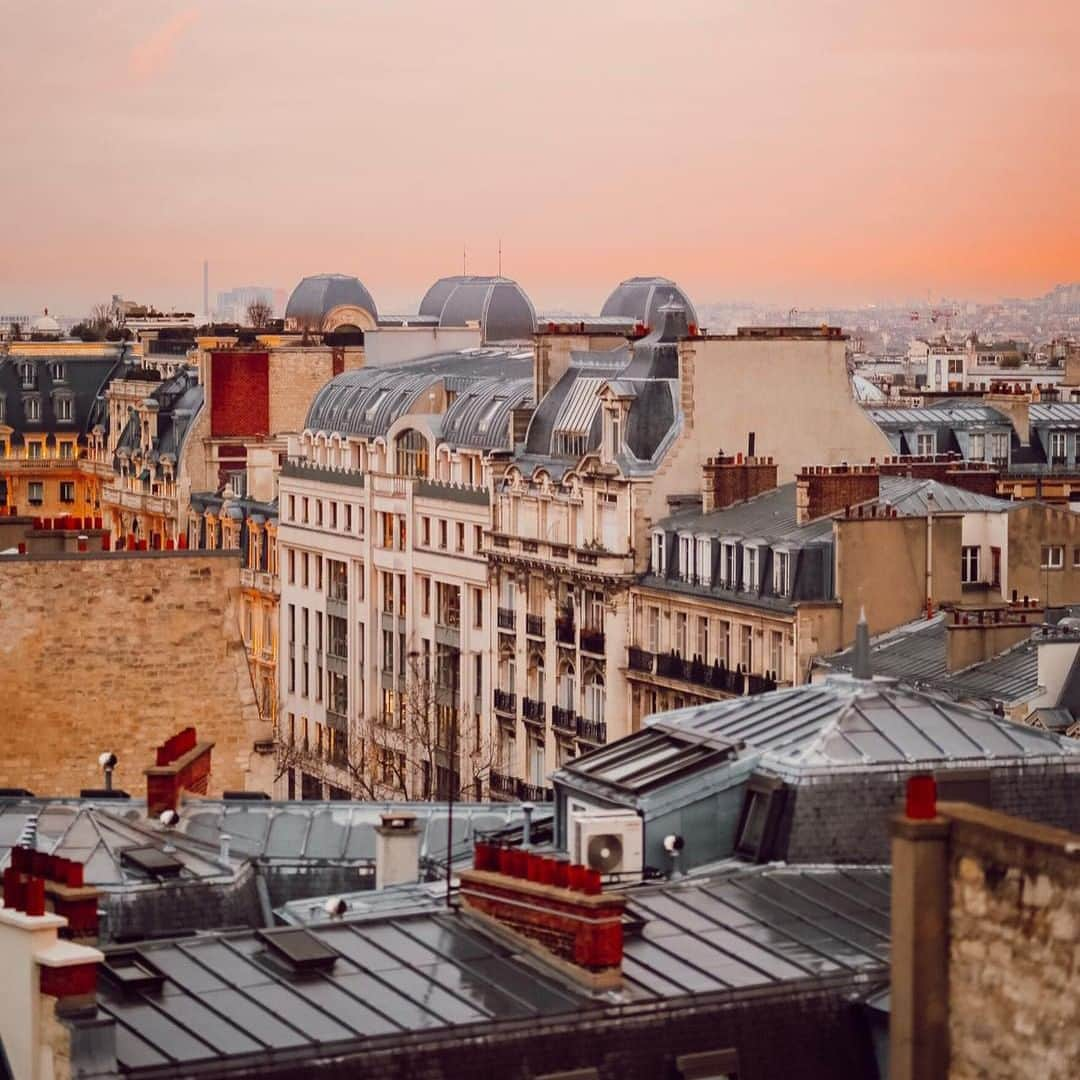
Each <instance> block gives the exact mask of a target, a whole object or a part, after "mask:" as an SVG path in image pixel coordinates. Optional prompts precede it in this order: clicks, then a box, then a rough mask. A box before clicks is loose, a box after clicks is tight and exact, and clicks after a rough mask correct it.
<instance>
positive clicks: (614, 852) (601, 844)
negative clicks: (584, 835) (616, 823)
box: [586, 833, 623, 874]
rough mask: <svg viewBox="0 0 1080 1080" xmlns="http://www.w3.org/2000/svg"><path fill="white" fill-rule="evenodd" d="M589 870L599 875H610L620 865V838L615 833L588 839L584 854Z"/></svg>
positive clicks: (621, 847) (621, 855) (602, 834)
mask: <svg viewBox="0 0 1080 1080" xmlns="http://www.w3.org/2000/svg"><path fill="white" fill-rule="evenodd" d="M586 858H587V859H588V861H589V868H590V869H592V870H599V871H600V873H601V874H610V873H612V872H613V871H615V870H617V869H618V868H619V867H620V866H621V865H622V858H623V844H622V837H621V836H619V835H617V834H616V833H600V834H598V835H597V836H590V837H589V846H588V849H587V853H586Z"/></svg>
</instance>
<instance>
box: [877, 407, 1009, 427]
mask: <svg viewBox="0 0 1080 1080" xmlns="http://www.w3.org/2000/svg"><path fill="white" fill-rule="evenodd" d="M867 412H868V413H869V414H870V417H871V419H872V420H873V421H874V423H875V424H877V425H878V426H879V427H887V428H905V427H934V426H939V425H940V426H947V427H964V426H966V425H975V426H979V427H982V426H985V425H986V424H1008V423H1009V420H1008V417H1006V416H1004V415H1003V414H1002V413H1000V412H998V410H997V409H995V408H992V407H991V406H989V405H951V404H950V405H946V404H942V405H926V406H923V407H921V408H894V409H868V410H867Z"/></svg>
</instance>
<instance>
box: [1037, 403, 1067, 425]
mask: <svg viewBox="0 0 1080 1080" xmlns="http://www.w3.org/2000/svg"><path fill="white" fill-rule="evenodd" d="M1028 418H1029V419H1030V421H1031V422H1032V423H1033V424H1055V423H1067V424H1076V423H1080V403H1077V402H1073V401H1033V402H1032V403H1031V406H1030V408H1029V409H1028Z"/></svg>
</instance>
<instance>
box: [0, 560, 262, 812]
mask: <svg viewBox="0 0 1080 1080" xmlns="http://www.w3.org/2000/svg"><path fill="white" fill-rule="evenodd" d="M239 576H240V565H239V558H238V557H237V555H236V554H234V553H231V552H230V553H224V552H222V553H220V554H214V555H210V554H206V553H199V554H195V553H176V554H172V553H168V554H145V555H144V554H134V555H128V554H124V555H120V554H112V555H105V554H101V553H98V554H93V553H90V554H86V555H78V556H66V557H58V558H46V557H41V558H38V557H33V556H31V557H26V558H20V559H8V560H5V561H3V562H0V628H2V633H0V667H2V669H3V671H4V673H5V674H4V680H3V682H4V695H3V697H4V704H3V710H2V715H3V730H4V745H5V752H4V755H3V759H2V761H0V786H6V787H26V788H29V789H30V790H31V791H33V792H34V793H35V794H37V795H77V794H78V793H79V791H80V790H81V789H82V788H96V787H101V786H102V775H101V771H100V769H99V768H98V763H97V759H98V755H99V754H100V753H102V752H104V751H112V752H113V753H115V754H116V755H117V756H118V757H119V759H120V762H119V765H118V766H117V768H116V771H115V774H114V782H115V784H116V786H117V787H119V788H123V789H125V790H127V791H130V792H131V793H132V794H133V795H139V794H141V793H142V792H143V789H144V786H145V780H144V777H143V769H144V768H146V767H147V766H149V765H152V764H153V755H154V747H155V746H157V745H158V744H160V743H162V742H164V741H165V740H166V739H167V738H169V737H170V736H171V735H173V734H175V733H176V732H177V731H179V730H180V729H181V728H183V727H186V726H187V725H189V724H191V725H194V726H195V727H196V728H197V730H198V733H199V737H200V739H203V740H205V741H208V742H213V743H214V744H215V745H214V758H213V772H212V774H211V778H210V793H211V794H220V792H222V791H223V790H227V789H239V788H244V787H246V786H262V783H263V782H264V778H263V777H262V776H260V775H259V763H260V757H259V755H257V754H255V753H254V746H255V742H256V740H257V739H259V738H260V736H261V735H263V734H264V733H263V732H262V730H261V728H260V724H259V717H258V710H257V708H256V702H255V694H254V691H253V688H252V684H251V677H250V674H249V672H248V667H247V662H246V658H245V655H244V646H243V641H242V639H241V635H240V627H239V620H238V604H237V596H238V589H239V584H240V581H239ZM265 734H266V736H267V737H269V731H267V732H266V733H265Z"/></svg>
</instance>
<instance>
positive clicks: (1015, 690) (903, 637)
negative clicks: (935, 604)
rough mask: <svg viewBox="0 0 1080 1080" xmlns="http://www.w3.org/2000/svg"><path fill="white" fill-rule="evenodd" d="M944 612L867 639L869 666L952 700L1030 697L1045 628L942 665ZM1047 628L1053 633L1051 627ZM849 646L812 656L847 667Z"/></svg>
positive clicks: (851, 656) (1034, 689) (823, 662)
mask: <svg viewBox="0 0 1080 1080" xmlns="http://www.w3.org/2000/svg"><path fill="white" fill-rule="evenodd" d="M947 619H948V616H947V614H946V613H945V612H939V613H938V614H937V615H935V616H934V617H933V618H932V619H918V620H916V621H915V622H912V623H907V624H905V625H904V626H900V627H897V628H896V629H895V630H891V631H889V632H888V633H887V634H882V635H880V636H879V637H876V638H874V640H873V641H872V642H871V643H870V650H871V656H872V661H873V667H874V671H875V672H876V673H877V674H879V675H886V676H891V677H893V678H896V679H901V680H903V681H904V682H906V683H910V684H913V685H917V686H919V687H925V688H927V689H933V690H934V691H935V692H937V693H941V694H945V695H947V696H948V697H950V698H954V699H956V700H966V701H986V702H1002V703H1004V704H1012V703H1016V702H1023V701H1028V700H1030V699H1031V698H1032V697H1033V696H1034V695H1035V693H1036V692H1037V691H1038V689H1039V660H1038V643H1039V640H1040V639H1041V638H1042V637H1043V635H1044V633H1046V632H1045V631H1044V630H1042V629H1041V628H1038V629H1036V628H1033V630H1034V633H1033V634H1032V636H1031V637H1030V638H1027V639H1026V640H1024V641H1021V642H1019V643H1018V644H1016V645H1014V646H1012V648H1009V649H1006V650H1004V651H1003V652H1001V653H999V654H998V655H997V656H993V657H991V658H990V659H988V660H983V661H981V662H980V663H977V664H972V665H971V666H969V667H966V668H963V669H962V670H960V671H956V672H950V671H949V670H948V643H947V640H946V639H947V633H948V631H947V629H946V624H947ZM1050 633H1052V634H1055V636H1060V635H1057V634H1056V633H1055V632H1054V631H1050ZM853 661H854V649H853V648H852V649H845V650H844V651H843V652H840V653H835V654H834V655H832V656H829V657H826V658H824V659H823V660H820V661H818V663H819V664H820V666H822V667H827V668H830V669H833V670H838V671H850V670H851V667H852V664H853Z"/></svg>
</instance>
